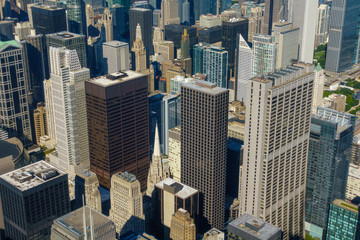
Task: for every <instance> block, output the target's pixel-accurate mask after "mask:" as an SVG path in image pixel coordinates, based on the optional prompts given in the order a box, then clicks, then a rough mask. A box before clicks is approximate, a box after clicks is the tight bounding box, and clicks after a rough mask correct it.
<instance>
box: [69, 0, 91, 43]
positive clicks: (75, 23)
mask: <svg viewBox="0 0 360 240" xmlns="http://www.w3.org/2000/svg"><path fill="white" fill-rule="evenodd" d="M66 8H67V19H68V28H69V32H72V33H77V34H81V35H85V36H87V27H86V16H85V2H84V0H67V1H66Z"/></svg>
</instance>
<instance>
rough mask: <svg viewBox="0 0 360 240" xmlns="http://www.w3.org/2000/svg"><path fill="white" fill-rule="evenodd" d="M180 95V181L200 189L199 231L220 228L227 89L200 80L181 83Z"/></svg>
mask: <svg viewBox="0 0 360 240" xmlns="http://www.w3.org/2000/svg"><path fill="white" fill-rule="evenodd" d="M181 96H182V99H181V101H182V104H181V117H182V119H184V121H182V122H181V182H183V183H184V184H187V185H189V186H191V187H193V188H195V189H198V190H199V192H200V215H201V216H202V217H203V218H202V219H201V220H200V221H199V223H201V224H202V225H199V227H198V229H199V231H200V232H204V230H206V229H207V227H208V226H209V225H210V226H211V227H216V228H219V229H222V228H223V227H224V222H225V181H226V177H225V173H226V151H227V142H226V140H227V127H228V117H227V112H228V102H229V92H228V90H227V89H223V88H219V87H216V84H215V83H210V82H206V81H202V80H200V81H197V82H195V83H186V84H184V85H182V87H181ZM209 126H211V127H209Z"/></svg>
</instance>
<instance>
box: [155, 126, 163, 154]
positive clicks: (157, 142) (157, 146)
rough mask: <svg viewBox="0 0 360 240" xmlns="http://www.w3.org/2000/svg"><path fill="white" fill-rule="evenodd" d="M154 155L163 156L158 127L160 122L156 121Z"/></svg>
mask: <svg viewBox="0 0 360 240" xmlns="http://www.w3.org/2000/svg"><path fill="white" fill-rule="evenodd" d="M154 157H161V151H160V139H159V128H158V124H157V123H156V128H155V140H154Z"/></svg>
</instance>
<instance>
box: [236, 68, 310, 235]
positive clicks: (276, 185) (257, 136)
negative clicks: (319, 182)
mask: <svg viewBox="0 0 360 240" xmlns="http://www.w3.org/2000/svg"><path fill="white" fill-rule="evenodd" d="M313 70H314V67H313V66H312V65H310V64H301V63H298V64H294V65H293V66H289V67H287V68H285V69H281V70H279V71H276V72H274V73H272V74H269V75H268V76H266V77H263V78H253V79H252V80H250V81H249V84H248V88H247V93H248V95H247V99H246V105H245V106H246V112H247V114H246V120H245V129H246V133H245V144H244V155H243V156H244V159H243V165H242V170H241V177H240V183H239V186H240V192H239V199H240V214H244V213H248V214H251V215H253V216H254V217H258V218H260V219H262V220H264V221H266V222H268V223H270V224H273V225H275V226H277V227H279V228H281V229H282V230H283V231H284V239H292V238H296V237H298V238H301V237H302V236H303V231H304V212H305V180H306V163H307V158H308V143H309V133H310V117H311V101H312V94H313V82H314V73H313ZM304 96H306V97H304ZM268 99H272V101H268ZM250 119H251V120H250ZM285 119H288V120H286V121H285ZM280 134H282V135H281V136H280V137H278V136H279V135H280Z"/></svg>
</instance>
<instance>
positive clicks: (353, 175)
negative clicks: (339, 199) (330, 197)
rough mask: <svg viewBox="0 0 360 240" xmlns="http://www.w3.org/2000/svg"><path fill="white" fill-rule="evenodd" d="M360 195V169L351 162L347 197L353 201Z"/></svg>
mask: <svg viewBox="0 0 360 240" xmlns="http://www.w3.org/2000/svg"><path fill="white" fill-rule="evenodd" d="M356 167H357V166H356ZM358 196H360V169H358V168H355V165H352V164H351V165H350V168H349V176H348V180H347V185H346V194H345V199H346V200H348V201H351V200H353V199H354V198H356V197H358Z"/></svg>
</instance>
